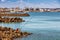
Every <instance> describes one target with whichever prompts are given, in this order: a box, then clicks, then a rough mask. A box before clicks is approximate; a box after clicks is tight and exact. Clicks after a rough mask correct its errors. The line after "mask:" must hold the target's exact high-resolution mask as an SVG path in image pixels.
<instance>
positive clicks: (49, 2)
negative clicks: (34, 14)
mask: <svg viewBox="0 0 60 40" xmlns="http://www.w3.org/2000/svg"><path fill="white" fill-rule="evenodd" d="M17 6H19V7H35V8H36V7H39V8H60V0H22V2H21V0H0V7H17Z"/></svg>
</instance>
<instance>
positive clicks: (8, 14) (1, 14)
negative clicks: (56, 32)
mask: <svg viewBox="0 0 60 40" xmlns="http://www.w3.org/2000/svg"><path fill="white" fill-rule="evenodd" d="M0 16H30V15H29V14H28V13H24V14H16V13H15V14H13V13H0Z"/></svg>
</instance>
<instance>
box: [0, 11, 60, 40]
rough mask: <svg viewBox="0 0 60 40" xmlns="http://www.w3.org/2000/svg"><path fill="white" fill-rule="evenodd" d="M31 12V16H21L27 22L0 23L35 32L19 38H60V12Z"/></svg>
mask: <svg viewBox="0 0 60 40" xmlns="http://www.w3.org/2000/svg"><path fill="white" fill-rule="evenodd" d="M29 14H30V17H21V18H23V19H24V20H25V22H22V23H0V26H7V27H11V28H14V29H16V28H21V30H22V31H27V32H32V33H33V34H32V35H30V36H28V37H26V38H21V39H20V38H18V40H60V12H30V13H29ZM16 40H17V39H16Z"/></svg>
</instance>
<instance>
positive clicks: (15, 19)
mask: <svg viewBox="0 0 60 40" xmlns="http://www.w3.org/2000/svg"><path fill="white" fill-rule="evenodd" d="M0 22H5V23H9V22H24V20H23V19H22V18H2V17H0Z"/></svg>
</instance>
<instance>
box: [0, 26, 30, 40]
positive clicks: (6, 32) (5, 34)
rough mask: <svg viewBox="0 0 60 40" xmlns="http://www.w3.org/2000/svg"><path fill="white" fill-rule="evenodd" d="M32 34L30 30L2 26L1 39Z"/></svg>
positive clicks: (0, 29)
mask: <svg viewBox="0 0 60 40" xmlns="http://www.w3.org/2000/svg"><path fill="white" fill-rule="evenodd" d="M28 35H31V33H28V32H21V30H20V29H19V28H17V29H16V30H15V29H12V28H7V27H2V26H0V39H1V40H13V39H14V38H21V37H26V36H28Z"/></svg>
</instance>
